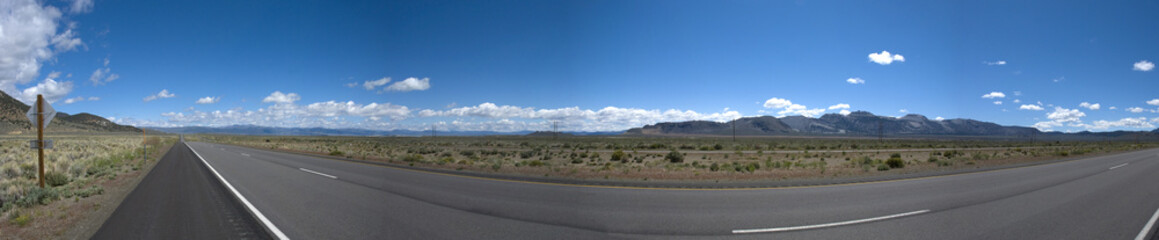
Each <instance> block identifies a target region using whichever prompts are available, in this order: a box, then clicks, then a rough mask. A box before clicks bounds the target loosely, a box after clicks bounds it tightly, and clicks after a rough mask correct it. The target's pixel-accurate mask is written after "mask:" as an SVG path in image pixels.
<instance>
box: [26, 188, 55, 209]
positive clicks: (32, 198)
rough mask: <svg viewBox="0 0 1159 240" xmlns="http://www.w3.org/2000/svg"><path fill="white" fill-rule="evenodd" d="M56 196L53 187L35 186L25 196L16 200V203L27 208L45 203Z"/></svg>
mask: <svg viewBox="0 0 1159 240" xmlns="http://www.w3.org/2000/svg"><path fill="white" fill-rule="evenodd" d="M56 197H57V193H56V191H53V190H52V189H47V188H38V187H33V188H31V189H29V190H28V191H27V192H25V193H24V197H22V198H20V199H19V200H17V201H16V205H17V206H20V207H25V208H27V207H32V206H35V205H43V204H48V203H49V202H52V200H56Z"/></svg>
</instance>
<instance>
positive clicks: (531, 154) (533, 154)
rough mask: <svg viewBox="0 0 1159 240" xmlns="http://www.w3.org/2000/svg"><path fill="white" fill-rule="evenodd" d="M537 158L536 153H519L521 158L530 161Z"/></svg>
mask: <svg viewBox="0 0 1159 240" xmlns="http://www.w3.org/2000/svg"><path fill="white" fill-rule="evenodd" d="M534 156H535V151H523V152H519V158H523V159H528V158H531V157H534Z"/></svg>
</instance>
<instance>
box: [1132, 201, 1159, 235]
mask: <svg viewBox="0 0 1159 240" xmlns="http://www.w3.org/2000/svg"><path fill="white" fill-rule="evenodd" d="M1157 218H1159V209H1156V210H1155V214H1153V215H1151V221H1147V225H1145V226H1143V231H1140V232H1139V236H1136V237H1135V240H1144V239H1145V238H1147V234H1148V233H1151V227H1154V226H1155V219H1157Z"/></svg>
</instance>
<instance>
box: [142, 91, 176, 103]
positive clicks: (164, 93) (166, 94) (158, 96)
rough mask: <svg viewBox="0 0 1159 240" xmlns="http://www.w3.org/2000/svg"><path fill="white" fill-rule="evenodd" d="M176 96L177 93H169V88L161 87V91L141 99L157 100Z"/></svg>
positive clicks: (146, 100)
mask: <svg viewBox="0 0 1159 240" xmlns="http://www.w3.org/2000/svg"><path fill="white" fill-rule="evenodd" d="M176 96H177V94H172V93H169V89H161V92H158V93H157V94H153V95H149V96H147V97H145V98H143V99H141V100H144V101H145V102H150V101H153V100H157V99H162V98H172V97H176Z"/></svg>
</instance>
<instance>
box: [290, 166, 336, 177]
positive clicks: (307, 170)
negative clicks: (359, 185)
mask: <svg viewBox="0 0 1159 240" xmlns="http://www.w3.org/2000/svg"><path fill="white" fill-rule="evenodd" d="M298 170H302V171H303V172H308V173H313V174H318V175H321V176H323V177H328V178H330V179H338V177H335V176H334V175H330V174H325V173H320V172H317V171H314V170H310V169H305V168H298Z"/></svg>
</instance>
